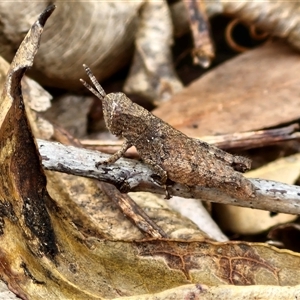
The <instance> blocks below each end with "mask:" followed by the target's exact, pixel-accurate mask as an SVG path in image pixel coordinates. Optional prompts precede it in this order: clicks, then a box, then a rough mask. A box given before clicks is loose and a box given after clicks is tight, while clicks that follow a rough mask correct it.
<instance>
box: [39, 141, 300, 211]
mask: <svg viewBox="0 0 300 300" xmlns="http://www.w3.org/2000/svg"><path fill="white" fill-rule="evenodd" d="M37 142H38V146H39V151H40V154H41V156H42V165H43V167H44V168H45V169H48V170H52V171H58V172H64V173H68V174H73V175H77V176H84V177H90V178H95V179H98V180H100V181H105V182H109V183H112V184H114V185H115V186H117V187H118V188H123V189H124V188H126V191H127V192H129V191H133V192H134V191H147V192H154V193H158V194H164V193H165V191H164V189H163V188H162V187H161V186H159V185H158V184H157V183H156V181H155V180H154V179H153V177H154V175H155V174H154V173H153V171H152V170H151V168H150V167H149V166H147V165H145V164H143V163H140V162H138V161H135V160H130V159H124V158H120V159H119V160H118V161H117V162H116V163H115V164H112V165H103V166H102V168H99V169H97V168H96V167H95V163H96V162H99V161H105V160H106V159H107V158H108V157H109V155H107V154H103V153H100V152H97V151H92V150H86V149H82V148H76V147H73V146H64V145H62V144H59V143H54V142H49V141H44V140H37ZM249 180H250V181H251V183H252V184H253V185H254V186H255V187H256V189H257V195H256V197H255V198H251V199H250V198H249V199H248V200H247V199H240V198H233V197H230V196H228V195H226V194H225V193H224V192H221V191H220V190H217V189H214V188H204V187H201V186H195V187H192V188H188V187H186V186H185V185H182V184H175V183H174V184H172V185H169V186H168V191H169V192H170V194H171V195H174V196H180V197H184V198H198V199H202V200H205V201H209V202H217V203H223V204H231V205H237V206H243V207H250V208H257V209H263V210H268V211H272V212H282V213H289V214H300V187H299V186H294V185H288V184H284V183H280V182H275V181H270V180H263V179H249Z"/></svg>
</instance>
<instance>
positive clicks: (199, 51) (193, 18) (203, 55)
mask: <svg viewBox="0 0 300 300" xmlns="http://www.w3.org/2000/svg"><path fill="white" fill-rule="evenodd" d="M183 3H184V4H185V6H186V9H187V12H188V16H189V17H188V19H189V24H190V28H191V32H192V36H193V41H194V49H193V52H192V53H193V59H194V64H199V65H201V66H202V67H203V68H208V67H209V66H210V64H211V61H212V60H213V59H214V57H215V49H214V45H213V42H212V38H211V35H210V25H209V22H208V17H207V15H206V11H205V5H204V3H203V1H202V0H201V1H195V0H192V1H183Z"/></svg>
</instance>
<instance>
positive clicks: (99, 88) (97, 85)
mask: <svg viewBox="0 0 300 300" xmlns="http://www.w3.org/2000/svg"><path fill="white" fill-rule="evenodd" d="M83 68H84V69H85V72H86V74H87V75H88V76H89V78H90V80H91V82H92V83H93V84H94V86H95V88H96V89H97V91H96V90H95V89H94V88H93V87H92V86H90V85H89V84H88V83H87V82H86V81H84V80H83V79H80V81H81V82H82V83H83V85H84V86H85V87H86V88H87V89H88V90H89V91H91V92H92V93H93V94H94V95H95V96H96V97H98V98H99V99H100V100H103V99H104V97H105V96H106V93H105V91H104V89H103V88H102V86H101V85H100V83H99V82H98V81H97V79H96V77H95V76H94V74H93V73H92V71H91V69H90V68H89V67H88V66H87V65H85V64H84V65H83Z"/></svg>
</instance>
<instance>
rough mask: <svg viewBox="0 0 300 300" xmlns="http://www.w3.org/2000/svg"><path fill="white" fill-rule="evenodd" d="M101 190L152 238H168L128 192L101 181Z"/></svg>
mask: <svg viewBox="0 0 300 300" xmlns="http://www.w3.org/2000/svg"><path fill="white" fill-rule="evenodd" d="M99 185H100V187H101V190H102V191H103V192H104V193H105V194H106V195H107V196H108V197H109V198H110V199H111V200H112V201H113V202H114V203H115V204H116V205H118V207H120V208H121V210H122V212H123V213H124V214H125V215H126V216H127V217H129V219H130V221H132V222H133V224H134V225H136V226H137V227H138V228H139V229H140V230H141V231H143V232H144V233H146V234H147V235H148V236H149V237H152V238H167V234H166V233H165V232H164V231H163V230H162V229H161V228H160V227H159V226H157V225H156V224H155V223H154V222H153V221H152V220H151V219H150V218H149V217H148V215H147V214H146V213H145V212H144V211H143V210H142V209H141V208H140V207H139V206H138V205H137V204H136V203H135V202H134V201H133V200H132V199H131V197H129V196H128V195H126V194H121V193H120V191H119V190H118V189H117V188H116V187H115V186H114V185H111V184H108V183H105V182H99Z"/></svg>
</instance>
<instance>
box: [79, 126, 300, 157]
mask: <svg viewBox="0 0 300 300" xmlns="http://www.w3.org/2000/svg"><path fill="white" fill-rule="evenodd" d="M199 139H200V140H202V141H204V142H207V143H209V144H212V145H214V146H217V147H219V148H221V149H223V150H229V149H243V150H246V149H252V148H258V147H265V146H270V145H274V144H278V143H281V142H285V141H291V140H296V139H300V132H299V124H298V123H294V124H291V125H289V126H285V127H280V128H275V129H266V130H258V131H248V132H236V133H230V134H221V135H209V136H201V137H200V138H199ZM80 142H81V144H82V145H84V146H85V147H87V148H91V149H94V150H99V151H103V152H105V153H115V152H116V151H118V150H119V148H120V147H121V145H122V144H123V141H122V140H118V141H108V140H107V141H103V140H87V139H84V140H80ZM125 156H126V157H138V154H137V152H136V150H135V149H134V148H130V149H128V150H127V152H126V153H125Z"/></svg>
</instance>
